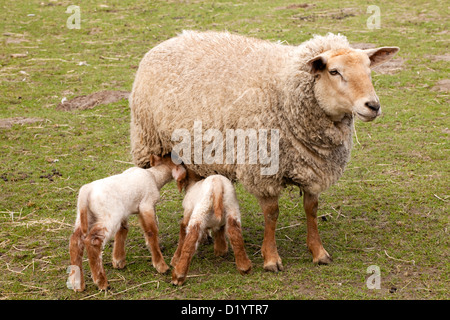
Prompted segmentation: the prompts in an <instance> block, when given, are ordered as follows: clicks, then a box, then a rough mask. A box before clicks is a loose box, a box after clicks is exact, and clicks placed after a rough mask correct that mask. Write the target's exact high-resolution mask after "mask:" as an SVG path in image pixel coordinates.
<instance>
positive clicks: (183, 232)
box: [170, 214, 189, 267]
mask: <svg viewBox="0 0 450 320" xmlns="http://www.w3.org/2000/svg"><path fill="white" fill-rule="evenodd" d="M188 223H189V215H186V214H185V215H184V218H183V220H182V221H181V223H180V239H179V240H178V247H177V250H176V251H175V253H174V255H173V257H172V260H171V261H170V265H171V266H172V267H175V266H176V265H177V263H178V260H179V259H180V256H181V251H182V250H183V245H184V239H185V238H186V227H187V225H188Z"/></svg>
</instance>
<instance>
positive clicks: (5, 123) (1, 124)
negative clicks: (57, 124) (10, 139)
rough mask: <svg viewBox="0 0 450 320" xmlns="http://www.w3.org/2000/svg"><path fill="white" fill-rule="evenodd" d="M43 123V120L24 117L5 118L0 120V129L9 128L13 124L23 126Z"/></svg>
mask: <svg viewBox="0 0 450 320" xmlns="http://www.w3.org/2000/svg"><path fill="white" fill-rule="evenodd" d="M43 121H45V119H42V118H26V117H14V118H6V119H0V128H11V127H12V126H13V125H14V124H20V125H24V124H29V123H35V122H43Z"/></svg>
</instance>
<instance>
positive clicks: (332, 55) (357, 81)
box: [129, 31, 399, 272]
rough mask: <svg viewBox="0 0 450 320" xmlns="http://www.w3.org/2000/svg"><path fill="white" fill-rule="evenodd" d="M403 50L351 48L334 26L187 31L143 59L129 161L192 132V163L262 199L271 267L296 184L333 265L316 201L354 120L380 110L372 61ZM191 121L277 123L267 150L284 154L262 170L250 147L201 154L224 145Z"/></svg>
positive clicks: (165, 149)
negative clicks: (326, 30) (290, 41)
mask: <svg viewBox="0 0 450 320" xmlns="http://www.w3.org/2000/svg"><path fill="white" fill-rule="evenodd" d="M398 50H399V48H397V47H380V48H376V49H367V50H359V49H352V48H350V45H349V42H348V40H347V38H346V37H345V36H343V35H339V34H338V35H335V34H331V33H330V34H327V35H325V36H314V37H313V38H312V39H310V40H308V41H305V42H304V43H302V44H300V45H299V46H291V45H284V44H280V43H272V42H268V41H263V40H259V39H254V38H249V37H244V36H240V35H235V34H230V33H228V32H212V31H210V32H194V31H185V32H183V33H182V34H181V35H178V36H177V37H174V38H172V39H169V40H167V41H165V42H163V43H161V44H159V45H157V46H156V47H154V48H153V49H151V50H150V51H149V52H148V53H147V54H146V55H145V56H144V58H143V59H142V61H141V63H140V65H139V68H138V71H137V73H136V78H135V81H134V84H133V89H132V92H131V95H130V99H129V100H130V109H131V124H130V137H131V152H132V155H133V161H134V163H135V164H136V165H137V166H140V167H147V166H148V157H149V154H157V155H165V154H168V153H170V152H171V151H173V149H174V148H178V146H179V144H180V143H179V140H177V137H178V135H177V134H176V133H178V132H179V131H180V130H183V132H187V133H188V134H189V135H190V136H189V137H188V138H189V139H187V140H186V141H182V143H186V144H189V142H191V143H192V141H193V142H194V145H195V144H197V145H198V146H200V150H199V151H195V148H193V149H192V148H191V149H189V148H187V149H184V150H187V151H186V154H184V153H185V152H184V151H183V155H182V156H181V154H180V156H181V157H182V159H183V162H184V163H185V164H186V166H187V168H189V169H190V170H192V171H194V172H195V173H197V174H199V175H201V176H204V177H206V176H209V175H212V174H221V175H223V176H225V177H227V178H229V179H230V180H232V181H236V180H238V181H240V182H241V183H242V185H243V186H244V187H245V189H246V190H247V191H249V192H250V193H252V194H253V195H255V196H256V197H257V199H258V201H259V203H260V206H261V208H262V211H263V213H264V220H265V231H264V240H263V244H262V248H261V253H262V255H263V258H264V268H265V269H266V270H270V271H274V272H277V271H281V270H282V269H283V265H282V261H281V258H280V256H279V254H278V252H277V248H276V242H275V228H276V222H277V218H278V213H279V209H278V198H279V196H280V193H281V192H282V190H283V188H284V187H286V186H287V185H295V186H298V188H299V189H300V194H303V195H304V197H303V204H304V210H305V213H306V217H307V239H306V242H307V246H308V248H309V250H310V251H311V252H312V256H313V262H315V263H319V264H327V263H330V262H331V261H332V259H331V256H330V255H329V254H328V252H327V251H326V250H325V249H324V247H323V245H322V242H321V239H320V236H319V232H318V226H317V207H318V198H319V195H320V194H321V193H322V192H324V191H325V190H327V189H328V188H329V187H330V186H331V185H333V184H334V183H335V182H336V181H337V180H338V179H339V178H340V177H341V175H342V174H343V172H344V169H345V167H346V165H347V163H348V161H349V159H350V152H351V148H352V127H353V121H354V117H355V116H356V117H358V118H359V119H360V120H362V121H372V120H374V119H375V118H377V117H378V116H379V115H380V114H381V108H380V101H379V98H378V97H377V95H376V93H375V90H374V88H373V85H372V82H371V77H370V72H371V71H370V68H372V67H375V66H377V65H379V64H381V63H383V62H386V61H388V60H389V59H390V58H392V56H393V55H394V54H395V53H396V52H397V51H398ZM195 123H200V124H201V128H202V130H203V131H205V132H208V130H211V129H215V130H219V131H220V132H222V134H223V133H225V132H226V131H227V130H230V129H233V130H237V129H242V130H244V132H248V130H252V129H253V130H259V129H262V128H268V129H271V130H272V131H271V132H273V133H278V134H279V140H278V141H277V143H275V144H274V146H275V147H277V148H274V149H271V150H273V151H274V152H271V153H270V155H272V154H273V153H275V154H276V155H278V157H275V159H278V162H279V164H278V170H277V171H276V172H275V173H273V174H262V171H261V169H263V168H265V167H266V164H265V163H264V161H260V162H259V163H252V162H251V161H249V160H250V159H252V157H254V156H255V154H254V151H253V154H252V152H246V154H245V161H244V162H243V163H242V162H241V163H237V161H236V157H230V158H228V157H227V159H226V160H225V161H223V159H216V160H214V162H213V163H206V162H202V161H201V158H200V161H196V156H198V155H199V154H200V155H202V154H205V152H206V153H210V154H213V153H214V154H216V155H217V154H220V153H221V152H222V154H225V152H223V150H221V149H219V148H215V147H214V145H213V143H210V144H206V143H203V144H201V142H202V141H199V139H198V138H197V139H196V137H195V133H196V127H195V125H194V124H195ZM197 131H198V130H197ZM258 132H260V131H258ZM273 136H274V137H275V136H276V135H273ZM271 137H272V135H271ZM247 138H249V137H247ZM204 140H205V139H204ZM208 141H211V140H208ZM219 146H220V144H219ZM222 146H223V145H222ZM223 148H225V147H224V146H223ZM234 151H236V150H234ZM268 154H269V153H268ZM234 155H236V152H235V153H234ZM232 156H233V154H232ZM192 159H194V161H192ZM197 159H198V158H197ZM262 160H264V159H262Z"/></svg>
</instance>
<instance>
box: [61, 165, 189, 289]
mask: <svg viewBox="0 0 450 320" xmlns="http://www.w3.org/2000/svg"><path fill="white" fill-rule="evenodd" d="M150 163H151V166H152V167H151V168H150V169H142V168H137V167H133V168H130V169H128V170H126V171H124V172H123V173H121V174H118V175H114V176H111V177H108V178H105V179H101V180H96V181H94V182H91V183H89V184H86V185H84V186H82V187H81V188H80V191H79V195H78V204H77V218H76V221H75V230H74V232H73V234H72V236H71V238H70V245H69V251H70V262H71V266H72V269H71V270H70V274H69V280H68V285H70V287H71V288H72V289H74V290H75V291H84V289H85V282H84V277H83V271H82V270H83V269H82V259H83V252H84V247H85V246H86V251H87V254H88V258H89V265H90V268H91V272H92V278H93V280H94V283H95V284H96V285H97V286H98V288H99V289H100V290H106V289H107V288H108V280H107V278H106V274H105V271H104V268H103V263H102V250H103V247H104V246H105V244H106V242H107V241H108V240H109V239H111V238H112V237H113V236H114V235H115V238H114V248H113V260H112V264H113V267H114V268H118V269H122V268H124V267H125V239H126V237H127V233H128V224H127V220H128V218H129V216H130V215H131V214H139V221H140V223H141V227H142V229H143V231H144V236H145V242H146V244H147V246H148V247H149V249H150V252H151V255H152V263H153V266H154V267H155V268H156V270H157V271H158V272H160V273H165V272H166V271H167V270H168V269H169V267H168V266H167V264H166V263H165V262H164V258H163V256H162V253H161V250H160V248H159V243H158V227H157V217H156V213H155V205H156V203H157V202H158V201H159V190H160V189H161V188H162V187H163V186H164V185H165V184H166V183H168V182H170V181H171V180H172V178H175V179H179V177H180V176H182V175H185V169H184V167H183V166H180V165H175V164H174V163H173V162H172V161H171V158H170V156H167V157H164V158H161V157H158V156H151V157H150Z"/></svg>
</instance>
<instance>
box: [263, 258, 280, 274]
mask: <svg viewBox="0 0 450 320" xmlns="http://www.w3.org/2000/svg"><path fill="white" fill-rule="evenodd" d="M264 270H266V271H271V272H278V271H283V264H282V263H281V259H278V260H277V261H275V262H268V263H264Z"/></svg>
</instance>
